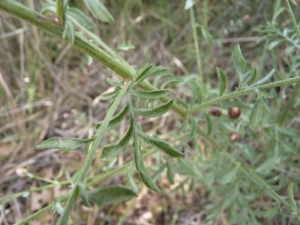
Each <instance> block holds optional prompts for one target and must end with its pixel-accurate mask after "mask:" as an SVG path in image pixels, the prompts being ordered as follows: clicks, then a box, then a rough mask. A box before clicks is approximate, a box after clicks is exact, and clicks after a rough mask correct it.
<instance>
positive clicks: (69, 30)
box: [62, 19, 75, 44]
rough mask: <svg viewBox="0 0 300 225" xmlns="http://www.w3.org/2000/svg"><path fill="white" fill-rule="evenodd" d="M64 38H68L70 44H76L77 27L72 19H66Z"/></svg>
mask: <svg viewBox="0 0 300 225" xmlns="http://www.w3.org/2000/svg"><path fill="white" fill-rule="evenodd" d="M62 37H63V39H66V40H68V42H69V43H70V44H74V40H75V28H74V25H73V23H72V21H71V20H69V19H67V20H66V21H65V27H64V31H63V33H62Z"/></svg>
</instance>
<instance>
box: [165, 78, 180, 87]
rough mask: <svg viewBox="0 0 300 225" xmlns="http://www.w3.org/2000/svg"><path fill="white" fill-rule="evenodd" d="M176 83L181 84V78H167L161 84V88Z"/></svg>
mask: <svg viewBox="0 0 300 225" xmlns="http://www.w3.org/2000/svg"><path fill="white" fill-rule="evenodd" d="M178 82H182V78H180V77H175V76H172V77H169V78H167V79H166V80H165V81H164V82H163V83H162V84H161V88H165V86H167V85H168V84H170V83H178Z"/></svg>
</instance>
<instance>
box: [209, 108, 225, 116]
mask: <svg viewBox="0 0 300 225" xmlns="http://www.w3.org/2000/svg"><path fill="white" fill-rule="evenodd" d="M207 112H208V113H209V114H210V115H212V116H221V113H222V112H221V109H219V108H218V107H210V108H209V109H208V110H207Z"/></svg>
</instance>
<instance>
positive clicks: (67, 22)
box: [0, 0, 300, 224]
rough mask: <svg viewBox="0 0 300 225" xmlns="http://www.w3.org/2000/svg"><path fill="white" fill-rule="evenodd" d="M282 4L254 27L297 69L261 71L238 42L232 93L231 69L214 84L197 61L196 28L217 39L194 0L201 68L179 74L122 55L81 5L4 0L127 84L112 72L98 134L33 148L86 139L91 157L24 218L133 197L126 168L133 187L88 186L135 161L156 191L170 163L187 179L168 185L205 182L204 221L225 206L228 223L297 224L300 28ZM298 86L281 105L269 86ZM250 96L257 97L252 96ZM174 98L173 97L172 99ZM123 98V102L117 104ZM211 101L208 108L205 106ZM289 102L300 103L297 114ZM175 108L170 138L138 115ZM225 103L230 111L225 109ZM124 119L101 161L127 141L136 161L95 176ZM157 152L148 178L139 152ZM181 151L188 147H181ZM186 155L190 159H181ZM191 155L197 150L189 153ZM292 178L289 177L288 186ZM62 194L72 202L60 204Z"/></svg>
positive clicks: (101, 10)
mask: <svg viewBox="0 0 300 225" xmlns="http://www.w3.org/2000/svg"><path fill="white" fill-rule="evenodd" d="M84 3H85V4H86V7H87V8H88V9H89V11H90V12H91V14H92V15H93V16H94V17H95V18H97V19H99V20H100V21H103V22H113V21H114V19H113V17H112V15H111V14H110V13H109V12H108V10H107V9H106V8H105V6H104V5H103V4H102V3H101V2H100V1H98V0H85V1H84ZM285 3H286V7H282V8H280V7H278V5H280V1H277V5H275V6H276V7H275V11H274V17H273V21H272V23H268V24H267V25H266V26H263V27H258V28H257V31H259V32H261V33H263V34H264V36H263V37H262V38H261V40H260V41H261V42H262V41H267V44H266V46H267V47H266V48H265V51H272V50H273V49H275V48H276V46H278V45H282V44H285V45H286V49H285V51H286V52H287V54H290V55H292V57H291V58H290V59H288V61H287V63H288V64H290V68H291V71H289V74H288V76H283V75H282V74H280V72H279V71H278V70H276V69H272V70H271V71H270V72H269V73H268V74H267V75H265V76H264V75H262V74H260V73H259V72H261V70H257V69H256V68H255V67H253V68H251V69H248V68H247V63H246V60H245V58H244V57H243V55H242V50H241V47H240V45H238V44H237V45H236V46H235V47H234V48H233V50H232V62H233V67H234V69H235V71H236V74H237V76H238V79H239V83H238V86H237V87H235V90H234V91H233V92H229V91H228V90H227V77H228V76H227V75H226V73H225V72H224V71H223V70H222V69H220V68H217V77H218V88H216V89H214V88H211V87H210V83H208V82H205V81H206V80H205V77H204V73H203V69H202V63H201V61H202V55H203V54H201V52H200V48H199V40H198V38H199V37H198V33H197V29H198V28H200V30H201V33H202V36H203V38H204V39H205V40H206V41H207V42H210V41H211V39H212V36H211V34H210V33H209V31H208V30H207V24H204V25H200V24H196V22H195V13H194V5H195V2H194V1H192V0H187V1H186V2H185V9H186V10H189V11H190V19H191V27H192V32H193V38H194V44H195V51H196V63H197V70H198V71H197V72H198V74H187V75H184V76H182V77H180V78H178V77H175V76H174V75H173V74H172V73H171V72H170V71H169V70H168V69H167V68H162V67H157V66H154V65H149V64H147V63H146V64H144V65H142V66H141V67H139V68H138V69H137V70H135V69H134V68H133V67H132V66H130V65H129V64H128V63H127V62H126V61H125V60H124V59H123V58H122V57H121V56H120V54H119V52H120V51H127V50H130V49H133V48H134V46H133V45H127V44H126V43H122V44H121V45H120V46H119V47H118V48H117V50H116V51H114V50H112V49H111V48H110V47H108V45H106V44H105V43H104V42H103V41H102V40H101V39H100V38H99V37H97V36H96V35H95V34H94V32H96V31H97V26H96V25H95V24H94V22H93V20H92V19H91V18H89V17H88V16H87V15H85V14H84V13H83V12H82V11H81V10H80V9H79V8H74V7H71V6H70V5H68V1H62V0H57V1H56V2H53V1H49V3H47V4H46V5H45V6H44V7H43V8H42V10H41V13H38V12H35V11H32V10H30V9H29V8H27V7H25V6H23V5H21V4H20V3H17V2H15V1H10V0H2V1H1V2H0V9H2V10H4V11H5V12H7V13H9V14H11V15H15V16H16V17H18V18H20V19H23V20H25V21H27V22H29V23H31V24H33V25H34V26H36V27H38V28H40V29H43V30H45V31H46V32H48V33H49V34H51V35H53V36H55V37H58V38H60V39H62V40H64V41H66V42H68V43H69V44H71V45H72V46H73V47H75V48H77V49H79V50H80V51H82V52H83V53H85V54H87V55H88V57H90V59H91V58H93V59H94V60H96V61H98V62H100V63H102V64H103V65H105V66H106V67H108V68H110V69H111V70H113V71H114V72H115V73H116V74H118V75H119V76H120V77H121V78H122V81H121V82H116V81H114V80H111V79H110V78H107V82H108V83H109V84H110V85H112V86H113V87H114V91H112V92H110V93H105V94H102V95H101V98H102V99H103V100H111V103H110V104H109V106H108V107H107V111H106V116H105V118H104V120H103V121H100V122H98V123H97V125H96V128H95V134H94V135H93V136H92V137H90V138H88V139H74V138H68V137H66V138H59V137H53V138H50V139H48V140H46V141H44V142H42V143H41V144H40V145H38V146H37V148H38V149H45V148H56V149H61V150H62V152H63V153H65V152H68V151H70V150H72V149H76V148H79V147H81V146H84V149H85V150H84V151H85V153H86V159H85V161H84V164H83V166H82V168H81V169H80V170H79V171H78V172H77V173H75V175H73V178H72V181H69V183H71V186H72V190H71V192H70V194H69V195H67V196H64V197H61V198H60V199H55V200H54V202H53V203H52V204H50V205H49V206H47V207H45V208H43V209H41V210H39V211H38V212H36V213H35V214H33V215H31V216H29V217H28V218H26V219H24V220H22V221H20V222H19V223H18V224H25V223H27V222H29V221H30V220H33V219H34V218H35V217H37V216H39V215H41V214H42V213H43V212H44V211H46V210H48V209H51V208H52V210H53V211H54V212H58V213H59V214H61V216H60V219H59V221H58V224H67V221H68V218H69V215H70V213H71V210H72V207H73V206H74V204H75V201H76V200H77V198H78V197H80V198H81V200H82V202H83V203H84V204H85V205H86V206H90V205H91V203H95V204H98V205H104V204H111V203H115V202H118V201H125V200H129V199H131V198H133V197H135V196H136V195H137V194H138V186H137V184H136V183H135V180H134V179H133V177H132V175H131V172H130V170H129V169H128V173H127V177H128V181H129V184H130V186H131V189H129V188H126V187H123V186H105V187H100V188H94V189H90V187H91V186H92V185H94V184H96V183H97V182H99V181H100V180H102V179H104V178H106V177H108V176H111V175H113V174H115V173H116V171H119V170H122V169H124V168H127V167H128V166H131V164H132V163H133V162H134V164H135V168H136V171H137V172H138V174H139V176H140V178H141V180H142V182H143V183H144V184H145V185H146V186H147V187H148V188H149V189H150V190H152V191H160V188H159V187H158V186H157V185H156V183H155V181H156V180H157V179H158V178H159V177H160V175H161V174H162V173H163V171H164V170H167V178H168V180H169V183H170V184H173V183H174V179H173V174H174V173H178V174H181V175H182V176H187V178H186V179H184V180H183V181H182V182H181V183H180V185H179V186H178V187H176V188H175V189H174V190H173V191H172V192H176V191H178V190H179V189H182V190H184V189H183V186H184V185H185V184H189V186H190V190H193V189H194V186H195V184H197V183H198V182H201V183H202V184H204V185H205V187H206V188H207V189H208V190H209V195H210V198H209V199H210V202H209V203H208V204H207V205H206V209H207V211H208V212H209V213H208V214H207V218H206V220H217V218H218V216H219V213H220V212H221V211H222V210H223V209H226V214H227V218H228V219H229V224H259V218H262V217H265V218H267V219H269V220H271V219H272V218H273V217H274V216H275V215H276V214H281V216H282V218H283V220H284V218H286V217H289V216H290V215H292V216H293V219H294V220H295V221H296V220H298V221H300V210H299V207H298V206H297V203H296V201H295V199H294V196H293V193H294V190H295V188H294V187H293V186H294V185H295V186H298V185H299V184H298V183H299V182H298V179H297V177H295V176H294V175H293V174H292V172H290V171H289V168H296V167H297V163H296V161H297V153H299V150H298V149H299V145H300V142H299V140H298V139H297V136H298V135H297V133H296V131H295V130H294V129H292V128H289V127H288V126H286V125H285V121H286V120H287V119H288V118H293V117H295V116H296V113H297V111H299V107H300V104H299V100H298V95H299V87H300V86H299V84H300V77H299V76H294V77H292V76H291V74H292V73H293V72H296V71H297V66H298V63H297V59H298V56H297V52H298V50H299V49H298V45H299V40H300V31H299V27H298V25H297V22H296V20H295V18H294V15H293V12H292V9H291V7H290V4H289V2H288V0H286V1H285ZM285 11H287V12H288V14H289V15H290V18H291V20H292V22H293V28H291V27H289V28H284V29H283V30H281V29H280V28H279V27H277V23H276V19H277V18H278V17H279V16H280V15H281V14H283V13H284V12H285ZM49 14H55V15H56V16H57V21H56V20H54V21H53V20H51V19H50V17H49ZM204 17H207V15H205V16H204ZM273 39H275V40H273ZM276 75H277V76H276ZM149 77H153V85H152V84H150V82H148V80H147V78H149ZM259 77H261V78H259ZM207 81H209V78H208V77H207ZM170 83H173V84H176V87H177V88H182V89H185V90H186V93H185V94H186V96H183V97H178V96H176V90H174V89H170V88H166V86H167V85H168V84H170ZM294 83H296V85H295V87H294V89H293V93H292V95H291V97H290V98H289V100H288V101H287V106H286V108H285V110H283V111H281V110H280V106H281V104H282V98H281V97H280V94H279V93H276V92H275V91H274V90H273V89H272V88H274V87H279V86H284V85H286V87H287V85H288V84H294ZM252 93H253V94H252ZM249 94H252V95H253V96H252V95H251V96H250V97H249ZM169 96H174V99H172V98H171V97H169ZM245 96H246V98H245ZM242 97H244V98H243V99H242ZM253 98H256V99H253ZM122 101H125V102H126V104H125V106H124V107H123V108H122V109H121V110H119V111H118V107H119V105H120V104H121V102H122ZM274 102H275V103H274ZM208 107H210V108H209V109H208V110H206V108H208ZM293 107H294V109H295V110H294V111H293V112H291V110H290V109H292V108H293ZM170 109H172V110H173V111H174V112H175V113H177V114H178V115H179V116H181V119H180V120H178V124H177V128H178V129H177V130H173V131H172V133H170V136H169V137H168V139H169V140H170V139H172V140H173V141H174V143H173V141H169V142H167V141H164V140H162V139H161V138H159V137H157V136H150V135H148V134H146V133H145V132H144V131H143V127H142V126H141V125H140V124H138V123H137V122H136V121H137V120H136V118H137V116H141V117H143V118H153V117H158V116H161V115H163V114H165V113H167V112H168V111H169V110H170ZM226 109H228V117H229V118H227V117H224V116H223V114H225V111H226ZM273 109H276V110H274V111H273ZM274 112H275V113H274ZM212 116H214V117H212ZM127 118H128V128H127V131H126V132H125V134H124V135H123V136H122V137H120V138H119V139H118V140H117V141H115V142H113V143H110V144H108V145H106V146H104V147H103V148H102V154H101V159H102V160H104V161H111V160H114V159H115V158H116V156H117V155H118V154H120V153H121V152H122V151H123V150H124V149H125V148H126V147H127V146H131V149H132V158H133V159H132V160H131V161H130V162H128V163H127V164H124V166H122V167H120V168H118V169H115V170H112V171H107V172H106V173H105V174H102V175H101V176H99V177H89V176H88V171H89V169H90V167H91V165H92V162H93V159H94V157H95V154H96V151H97V150H98V148H99V145H100V143H101V140H102V138H103V136H104V134H105V133H106V132H107V131H108V130H110V129H113V128H114V127H116V126H117V125H119V124H120V123H121V122H122V121H123V120H126V119H127ZM204 125H205V126H204ZM247 127H249V128H250V129H247ZM203 128H205V129H203ZM228 133H230V136H229V138H228ZM259 135H262V136H263V137H264V140H263V142H262V140H259V139H258V138H257V136H259ZM239 138H244V140H245V141H243V142H241V143H239V142H238V143H234V142H236V141H237V140H238V139H239ZM198 140H204V141H203V142H204V143H205V146H206V147H205V148H202V149H201V148H200V147H199V144H198ZM253 141H255V142H256V141H257V142H258V143H257V144H258V145H263V146H264V147H263V149H264V151H262V152H257V151H255V149H254V148H255V147H254V144H253V143H252V142H253ZM175 142H176V144H175ZM149 146H151V149H152V151H149V152H147V153H146V154H145V155H142V149H149ZM157 149H158V150H161V151H163V152H164V153H165V154H166V155H167V158H165V157H164V156H161V158H160V162H162V164H161V165H159V168H158V170H157V172H156V173H154V174H153V176H151V175H150V174H149V173H148V171H147V169H146V168H145V165H144V162H143V157H146V156H147V155H150V154H152V153H153V152H154V151H156V150H157ZM179 149H185V151H184V153H183V152H182V151H179ZM184 155H185V156H186V157H183V156H184ZM189 155H190V156H192V157H188V156H189ZM207 155H209V157H208V156H207ZM172 158H178V160H177V161H175V160H173V159H172ZM294 159H296V160H294ZM282 171H283V172H282ZM286 173H287V174H288V176H286ZM287 183H290V185H289V186H288V187H287ZM293 183H294V184H293ZM54 185H55V183H53V184H51V187H53V186H54ZM279 190H280V191H282V190H287V194H286V195H287V196H286V197H285V196H281V195H279V194H278V191H279ZM261 195H265V196H266V197H269V198H270V199H272V200H273V201H272V202H271V204H269V207H268V209H266V208H260V206H256V207H255V203H256V201H257V199H258V198H259V197H260V196H261ZM18 196H20V194H15V195H13V196H6V197H4V198H2V199H0V202H1V204H2V203H5V202H7V201H9V200H11V199H14V198H16V197H18ZM220 199H221V200H220ZM64 201H66V203H65V204H61V203H62V202H64ZM254 207H255V208H254ZM241 215H243V216H241Z"/></svg>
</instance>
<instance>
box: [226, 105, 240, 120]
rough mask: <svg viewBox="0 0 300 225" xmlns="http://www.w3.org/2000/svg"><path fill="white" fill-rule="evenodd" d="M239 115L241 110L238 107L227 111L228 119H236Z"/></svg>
mask: <svg viewBox="0 0 300 225" xmlns="http://www.w3.org/2000/svg"><path fill="white" fill-rule="evenodd" d="M240 115H241V110H240V108H238V107H232V108H229V109H228V117H229V118H230V119H237V118H239V117H240Z"/></svg>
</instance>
